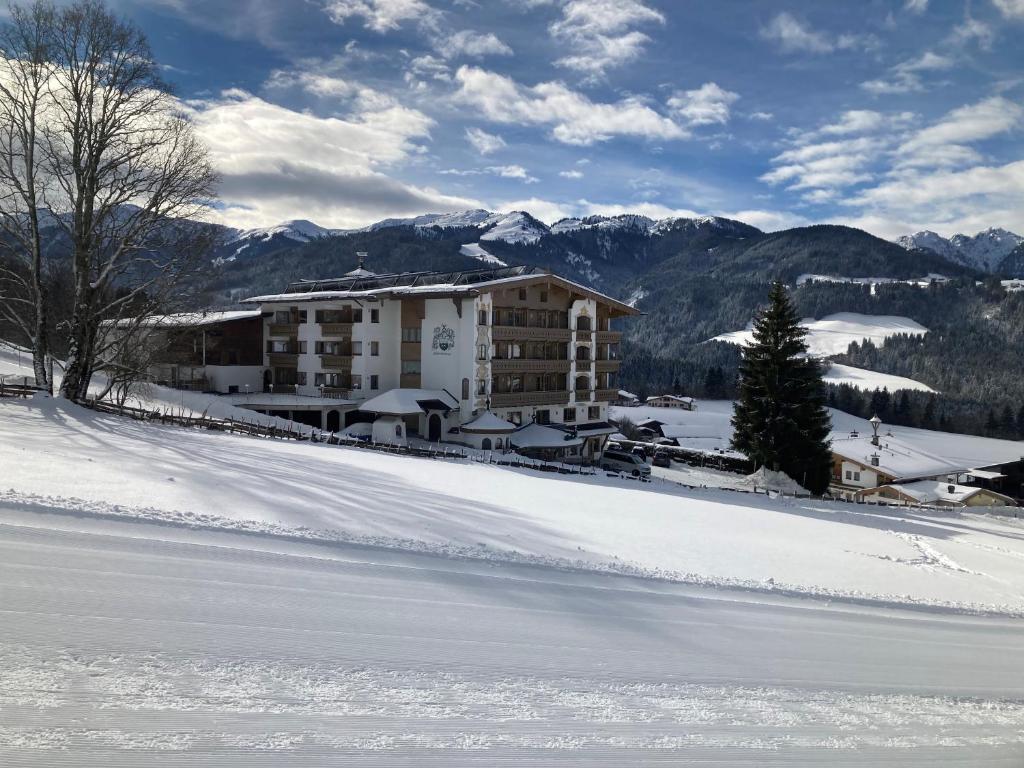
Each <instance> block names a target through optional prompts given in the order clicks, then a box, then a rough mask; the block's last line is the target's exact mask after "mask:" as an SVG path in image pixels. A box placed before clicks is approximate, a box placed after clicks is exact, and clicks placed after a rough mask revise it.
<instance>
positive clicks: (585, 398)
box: [573, 389, 594, 403]
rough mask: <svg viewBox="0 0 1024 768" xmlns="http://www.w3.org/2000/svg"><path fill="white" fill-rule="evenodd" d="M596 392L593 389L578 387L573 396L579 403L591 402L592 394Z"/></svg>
mask: <svg viewBox="0 0 1024 768" xmlns="http://www.w3.org/2000/svg"><path fill="white" fill-rule="evenodd" d="M593 394H594V390H592V389H577V390H575V391H574V392H573V396H574V397H575V398H576V402H577V403H589V402H590V401H591V399H592V398H591V395H593Z"/></svg>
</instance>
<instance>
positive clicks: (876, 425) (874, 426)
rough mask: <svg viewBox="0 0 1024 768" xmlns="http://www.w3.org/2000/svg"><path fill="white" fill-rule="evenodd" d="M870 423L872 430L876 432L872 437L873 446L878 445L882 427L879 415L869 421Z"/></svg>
mask: <svg viewBox="0 0 1024 768" xmlns="http://www.w3.org/2000/svg"><path fill="white" fill-rule="evenodd" d="M868 421H869V422H870V424H871V429H872V430H874V435H872V437H871V444H872V445H878V428H879V427H880V426H882V420H881V419H880V418H878V414H877V413H876V414H875V415H874V416H872V417H871V418H870V419H868Z"/></svg>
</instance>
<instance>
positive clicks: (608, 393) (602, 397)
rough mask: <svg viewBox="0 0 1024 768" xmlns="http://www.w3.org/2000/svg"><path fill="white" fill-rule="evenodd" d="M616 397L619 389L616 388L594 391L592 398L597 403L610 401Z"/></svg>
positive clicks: (616, 398)
mask: <svg viewBox="0 0 1024 768" xmlns="http://www.w3.org/2000/svg"><path fill="white" fill-rule="evenodd" d="M618 398H619V390H617V389H599V390H597V391H596V392H595V393H594V400H596V401H597V402H599V403H610V402H612V401H613V400H618Z"/></svg>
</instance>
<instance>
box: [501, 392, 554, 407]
mask: <svg viewBox="0 0 1024 768" xmlns="http://www.w3.org/2000/svg"><path fill="white" fill-rule="evenodd" d="M568 402H569V392H568V391H567V390H564V389H557V390H553V391H551V392H495V393H493V394H491V407H492V408H512V407H515V406H517V405H566V404H568Z"/></svg>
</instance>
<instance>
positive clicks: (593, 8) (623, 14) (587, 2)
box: [549, 0, 665, 76]
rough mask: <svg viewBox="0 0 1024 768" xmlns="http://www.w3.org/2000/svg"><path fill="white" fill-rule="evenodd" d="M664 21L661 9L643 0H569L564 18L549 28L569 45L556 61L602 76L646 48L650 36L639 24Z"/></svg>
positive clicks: (565, 7)
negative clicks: (564, 53)
mask: <svg viewBox="0 0 1024 768" xmlns="http://www.w3.org/2000/svg"><path fill="white" fill-rule="evenodd" d="M664 23H665V17H664V15H662V13H661V12H659V11H656V10H654V9H653V8H650V7H648V6H647V5H645V4H644V3H643V2H640V0H569V2H566V3H565V5H564V6H563V8H562V18H561V19H559V20H558V21H556V22H554V23H553V24H552V25H551V27H550V28H549V30H550V32H551V35H552V37H554V38H555V39H556V40H558V41H559V42H560V43H561V44H563V45H565V46H568V47H569V49H570V53H569V54H568V55H566V56H563V57H562V58H560V59H559V60H558V61H557V62H555V63H556V64H558V65H559V66H562V67H566V68H568V69H572V70H576V71H579V72H584V73H586V74H588V75H590V76H601V75H603V74H604V72H605V70H607V69H611V68H613V67H618V66H622V65H623V64H626V63H628V62H630V61H633V60H634V59H636V58H637V57H638V56H639V55H640V54H641V53H642V52H643V49H644V46H645V45H646V44H647V43H648V42H649V41H650V38H649V37H648V36H647V35H645V34H644V33H642V32H640V31H639V30H637V29H636V27H638V26H640V25H642V24H664Z"/></svg>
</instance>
